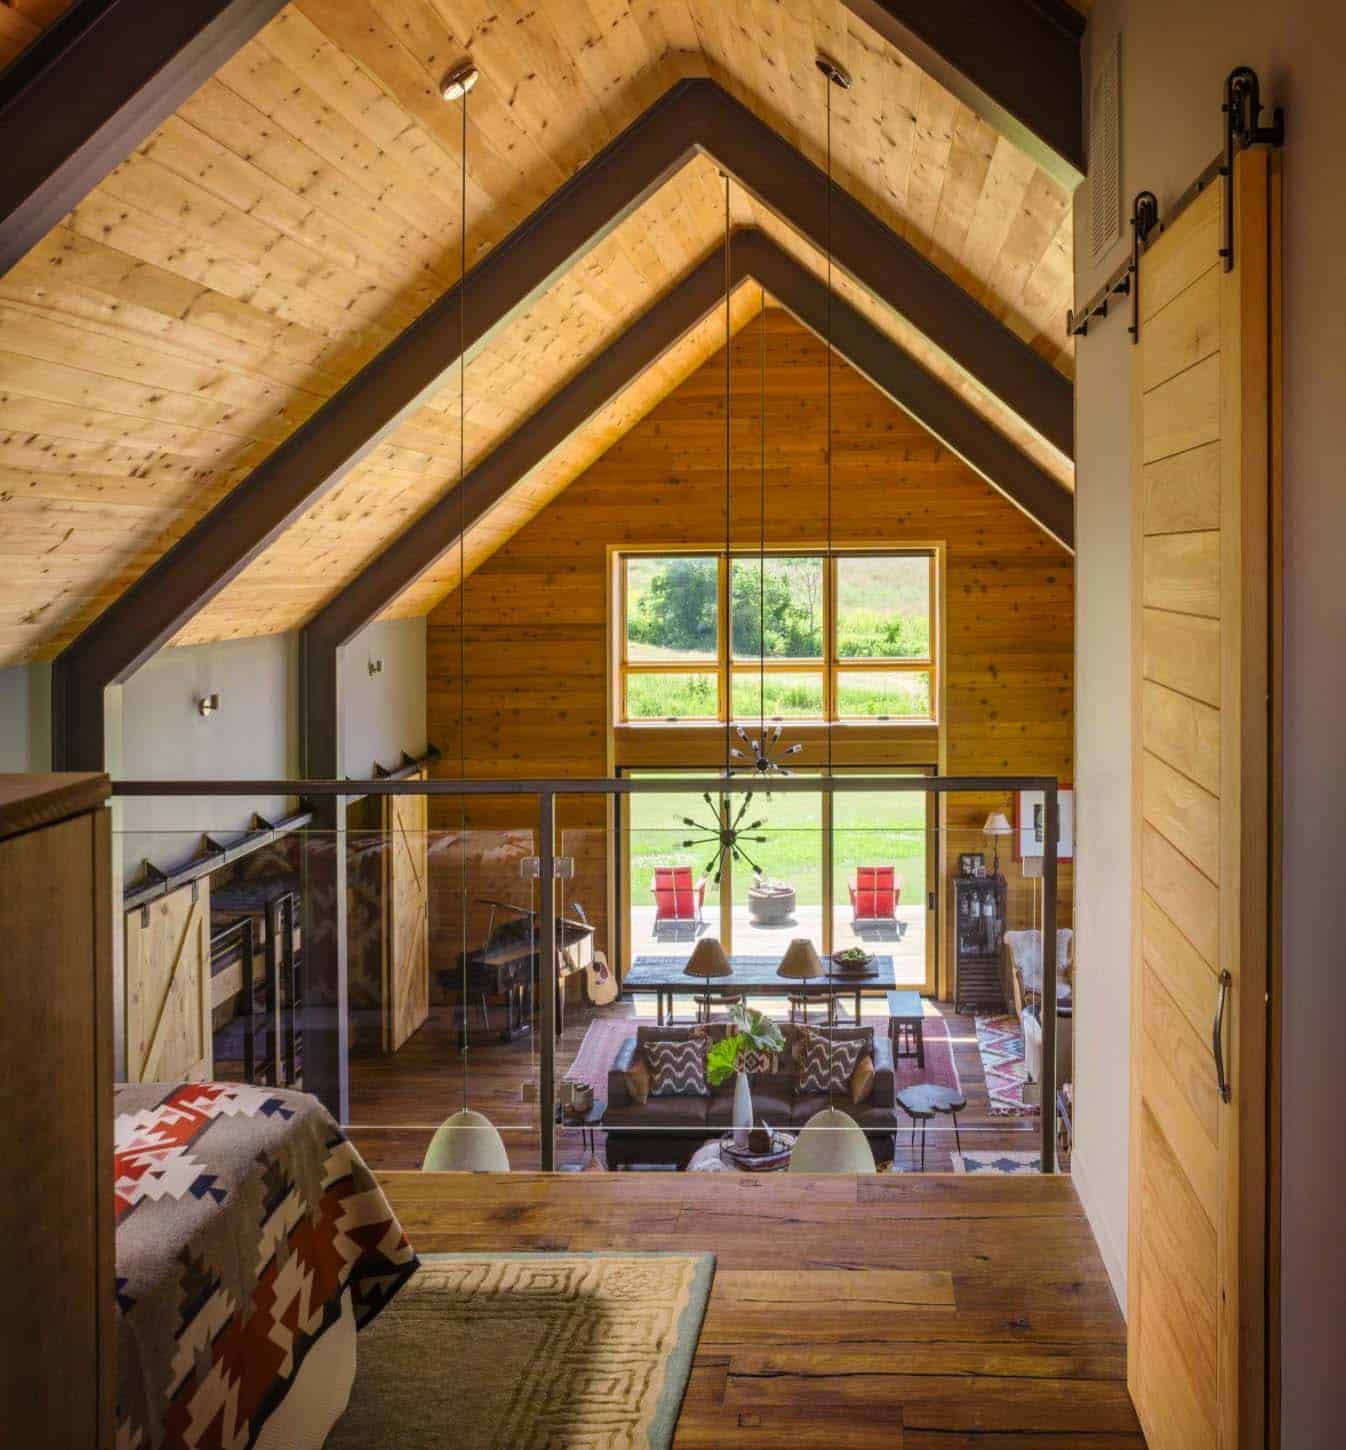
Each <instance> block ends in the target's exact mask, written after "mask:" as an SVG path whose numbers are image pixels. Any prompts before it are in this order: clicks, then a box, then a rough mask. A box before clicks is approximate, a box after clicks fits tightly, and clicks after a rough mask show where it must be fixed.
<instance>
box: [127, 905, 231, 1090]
mask: <svg viewBox="0 0 1346 1450" xmlns="http://www.w3.org/2000/svg"><path fill="white" fill-rule="evenodd" d="M211 1015H212V1014H211V989H210V883H209V881H205V880H202V881H197V882H194V883H193V884H192V885H191V886H183V887H181V888H180V889H179V890H177V891H173V892H170V893H169V895H167V896H161V897H160V898H159V899H158V900H157V901H152V902H151V903H150V904H149V905H148V906H146V907H139V908H137V909H136V910H134V911H128V912H127V913H126V1069H127V1080H128V1081H129V1082H203V1081H205V1079H207V1078H208V1077H210V1075H211V1072H212V1070H213V1067H214V1047H213V1042H212V1039H211V1026H212V1022H211Z"/></svg>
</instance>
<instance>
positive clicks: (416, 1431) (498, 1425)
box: [327, 1253, 715, 1450]
mask: <svg viewBox="0 0 1346 1450" xmlns="http://www.w3.org/2000/svg"><path fill="white" fill-rule="evenodd" d="M714 1273H715V1256H714V1255H713V1254H569V1253H567V1254H422V1255H421V1267H420V1268H419V1270H417V1272H416V1273H415V1275H414V1276H413V1277H412V1278H411V1279H410V1280H409V1281H408V1282H407V1284H406V1285H405V1286H404V1287H403V1289H402V1292H401V1293H400V1294H399V1295H398V1297H397V1298H396V1299H394V1300H393V1302H392V1303H391V1304H390V1305H389V1306H388V1307H387V1308H386V1309H385V1310H384V1311H383V1313H382V1314H381V1315H380V1316H379V1317H378V1319H376V1320H375V1321H374V1323H373V1324H371V1325H370V1326H369V1328H368V1329H367V1330H365V1332H364V1333H362V1334H361V1335H360V1340H359V1351H358V1368H357V1371H356V1376H355V1388H354V1389H353V1390H352V1392H351V1402H350V1408H349V1409H348V1410H347V1411H346V1413H345V1414H344V1415H343V1416H342V1418H341V1420H340V1421H339V1422H338V1424H337V1426H336V1429H335V1430H333V1432H332V1434H331V1436H330V1438H329V1439H328V1441H327V1450H373V1447H376V1446H385V1445H386V1446H394V1445H395V1446H398V1447H399V1450H450V1447H453V1450H497V1447H505V1446H509V1447H510V1450H544V1447H546V1450H556V1447H560V1446H602V1447H603V1450H628V1447H630V1450H665V1447H667V1446H669V1445H671V1444H672V1441H673V1430H674V1426H675V1425H676V1424H677V1420H678V1411H679V1409H680V1408H681V1406H682V1397H683V1394H684V1393H685V1391H686V1388H687V1378H688V1376H689V1374H690V1373H691V1368H692V1356H693V1355H694V1354H695V1352H696V1344H697V1339H698V1338H699V1336H700V1333H701V1321H702V1319H703V1318H704V1316H705V1312H706V1303H707V1300H708V1299H709V1297H710V1285H711V1279H712V1278H713V1276H714Z"/></svg>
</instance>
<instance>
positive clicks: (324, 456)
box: [52, 78, 1074, 769]
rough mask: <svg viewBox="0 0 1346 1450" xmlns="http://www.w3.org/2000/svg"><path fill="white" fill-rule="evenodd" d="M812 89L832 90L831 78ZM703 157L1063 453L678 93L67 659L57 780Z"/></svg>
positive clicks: (898, 243) (834, 190)
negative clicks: (272, 558) (119, 699)
mask: <svg viewBox="0 0 1346 1450" xmlns="http://www.w3.org/2000/svg"><path fill="white" fill-rule="evenodd" d="M819 84H820V85H821V84H823V82H822V80H821V78H820V79H819ZM697 152H703V153H705V154H707V155H709V156H711V157H712V158H714V159H715V160H716V161H717V162H718V163H719V164H720V165H722V166H723V167H724V168H725V170H726V171H728V172H730V173H731V174H732V175H733V176H734V177H735V178H736V179H737V180H738V182H739V184H740V185H742V186H743V187H744V189H745V190H747V191H749V192H750V193H751V194H752V195H754V196H756V197H757V198H758V199H759V200H760V201H761V202H762V203H763V205H765V206H766V207H768V208H769V209H770V210H771V211H773V212H775V213H776V214H777V215H778V216H780V217H781V218H782V219H783V220H785V221H786V222H787V223H788V224H789V225H790V226H791V227H793V228H794V229H795V230H796V231H798V232H799V233H800V234H801V235H802V236H804V237H805V238H806V239H807V240H808V241H810V242H811V243H812V244H813V245H814V246H816V247H820V248H821V247H822V246H823V245H825V243H826V241H827V238H828V233H829V226H828V217H829V209H830V218H831V223H830V234H831V240H832V251H833V255H834V257H835V260H836V264H837V266H838V267H839V268H841V269H842V270H844V271H846V272H848V273H849V274H850V275H851V276H852V277H853V278H854V279H855V280H856V282H858V283H859V284H860V285H861V286H862V287H864V288H866V289H867V290H868V291H869V292H870V293H871V294H872V295H873V296H875V297H877V298H879V299H881V300H882V301H884V302H885V303H887V304H888V305H889V306H891V307H893V308H895V309H896V310H897V311H898V312H900V313H902V314H903V315H904V316H905V317H906V318H907V319H908V320H909V321H910V322H911V323H912V324H913V325H914V326H916V327H917V328H918V329H919V330H920V331H921V332H923V333H925V334H926V335H927V336H928V337H930V338H931V340H932V341H934V342H935V343H936V344H937V345H938V346H939V347H941V348H942V349H943V351H944V352H945V353H947V354H948V355H949V356H950V357H951V358H952V359H953V360H954V361H955V362H956V363H958V364H959V365H960V366H961V367H963V368H964V369H966V370H967V372H969V373H970V374H971V375H972V376H973V377H975V378H977V379H978V380H979V381H980V382H981V383H982V384H983V385H984V386H985V387H987V388H988V389H989V390H990V391H991V392H992V393H993V394H994V395H995V396H997V397H998V398H1000V399H1001V400H1002V401H1003V402H1004V403H1005V404H1007V405H1008V406H1009V407H1010V408H1011V409H1013V410H1014V412H1015V413H1016V414H1017V415H1018V416H1020V417H1021V418H1023V419H1024V420H1025V422H1026V423H1027V424H1028V425H1029V426H1030V427H1032V428H1034V429H1035V430H1036V431H1037V432H1039V433H1040V434H1042V435H1043V436H1044V437H1046V438H1047V439H1049V440H1050V441H1051V442H1052V443H1053V444H1055V445H1056V446H1057V447H1058V448H1060V449H1061V450H1062V451H1063V452H1065V453H1067V454H1070V453H1071V452H1073V426H1074V424H1073V389H1072V387H1071V384H1070V382H1069V381H1068V380H1067V379H1066V378H1064V377H1063V376H1061V374H1059V373H1058V372H1057V371H1056V370H1055V369H1054V368H1053V367H1051V365H1050V364H1049V363H1047V362H1046V361H1045V360H1044V359H1043V358H1041V357H1040V356H1039V355H1038V354H1037V353H1036V352H1034V351H1033V349H1032V348H1031V347H1029V346H1028V345H1027V344H1026V343H1025V342H1023V341H1022V340H1021V339H1020V338H1018V337H1016V336H1015V335H1014V333H1012V332H1011V331H1010V330H1009V329H1008V328H1007V327H1005V326H1004V325H1003V324H1002V323H1000V322H999V321H998V320H997V319H996V318H995V317H994V316H993V315H992V314H991V313H990V312H989V311H987V310H986V309H985V308H983V307H982V306H981V305H980V304H979V303H977V302H975V301H974V300H973V299H972V298H971V297H969V296H968V294H967V293H966V292H964V291H963V290H962V288H961V287H959V286H958V284H957V283H956V282H954V281H953V280H952V279H951V278H950V277H948V276H946V275H945V274H944V273H943V272H941V271H940V270H939V269H938V268H937V267H935V266H934V265H933V264H932V263H930V262H929V261H927V260H926V258H925V257H923V256H922V255H921V254H920V253H919V252H918V251H916V250H915V248H913V247H912V246H910V245H909V244H908V243H907V242H905V241H904V240H903V239H902V238H901V237H899V236H898V235H897V234H896V233H895V232H893V231H892V230H890V229H889V228H888V227H887V226H885V225H884V224H883V223H882V222H881V221H879V220H878V218H877V217H875V216H873V215H872V214H871V213H870V212H868V211H867V210H866V209H865V208H864V207H863V206H861V205H860V203H858V202H857V201H855V200H854V199H853V198H852V197H850V196H849V195H848V194H847V193H846V192H845V191H844V190H843V189H842V188H841V187H839V186H837V185H835V184H833V185H832V187H831V189H830V192H829V186H828V181H827V177H826V176H825V174H824V173H823V172H822V171H821V170H819V168H818V167H816V166H814V165H812V163H810V162H808V161H806V160H805V159H804V158H803V157H801V156H800V155H799V153H798V152H796V151H795V150H794V148H793V147H792V146H791V145H790V144H789V143H788V142H787V141H785V140H783V139H782V138H781V137H780V136H778V135H777V134H776V132H775V131H773V130H772V129H771V128H770V127H769V126H768V125H766V124H765V123H764V122H762V121H761V120H759V119H758V118H757V117H756V116H755V115H753V113H752V112H751V111H749V110H748V109H747V108H746V107H745V106H743V105H742V104H741V103H740V102H738V101H736V100H734V99H733V98H732V97H731V96H729V95H728V94H727V93H726V92H725V91H723V90H721V89H720V87H719V86H717V85H716V84H715V83H714V82H712V81H709V80H704V79H701V80H689V81H682V82H679V83H678V84H677V85H675V86H674V87H672V89H671V90H669V91H668V92H667V93H666V94H665V95H664V96H663V97H662V98H661V99H660V100H659V101H657V102H656V103H655V104H654V105H653V106H651V107H650V109H649V110H648V111H646V112H645V114H644V115H643V116H641V117H640V118H639V119H638V120H637V121H635V122H634V123H633V124H632V125H631V126H630V127H628V128H627V130H625V131H624V132H623V133H622V134H621V135H620V136H618V137H617V138H616V139H615V140H614V141H613V142H611V143H610V144H609V145H608V146H607V147H606V148H605V149H604V150H603V151H602V152H600V153H599V155H598V156H596V157H595V158H594V159H593V160H592V161H590V162H589V163H588V164H587V165H586V166H584V167H583V168H581V170H580V171H579V172H577V173H576V174H575V175H574V176H573V177H572V178H571V179H570V180H569V181H568V182H566V183H565V185H564V186H562V187H561V188H560V189H559V190H558V191H557V192H556V193H555V194H554V195H553V196H551V197H550V198H549V199H548V200H547V201H546V202H545V203H543V205H542V206H540V207H539V208H538V209H537V211H535V212H534V213H533V214H532V215H531V216H530V217H529V218H528V219H527V220H526V221H524V222H522V223H521V224H520V225H519V226H518V227H517V228H515V230H514V231H513V232H511V233H510V235H509V236H508V237H506V238H505V239H504V241H502V242H501V243H499V244H498V245H497V246H496V247H494V248H493V249H492V250H491V252H490V253H489V254H488V255H487V256H486V257H484V258H483V259H482V261H480V262H479V263H477V265H476V266H475V267H473V268H472V269H471V271H470V272H469V273H468V276H467V278H466V287H465V288H464V284H463V283H462V282H460V283H458V284H456V285H455V286H454V287H453V288H451V289H450V290H449V291H448V292H447V293H445V295H444V296H443V297H442V298H440V299H439V300H438V301H437V302H435V303H434V304H432V305H431V306H430V307H429V308H427V309H426V311H425V312H424V313H423V314H422V315H421V316H420V317H419V318H418V319H417V320H416V322H414V323H413V324H412V325H411V326H410V327H409V328H407V329H406V330H405V331H404V332H403V333H402V334H401V335H400V336H399V337H398V338H396V339H395V340H394V341H393V342H392V343H391V344H390V345H389V346H388V347H387V348H386V349H384V351H383V352H381V353H380V354H379V355H378V356H377V357H376V358H374V359H373V360H372V361H371V362H370V363H368V364H367V365H366V366H365V367H364V368H363V369H362V370H361V371H360V372H359V373H357V374H356V376H355V377H354V378H352V379H351V380H350V382H348V383H347V384H346V385H345V387H343V388H342V389H341V390H340V391H339V392H338V393H336V394H335V395H334V396H333V397H332V398H330V399H329V400H328V401H327V402H326V403H325V404H324V405H323V407H322V408H320V409H319V410H318V411H317V413H315V414H314V415H313V416H312V417H311V418H310V419H309V420H308V421H307V422H305V423H304V424H303V425H302V426H301V427H300V428H299V429H297V430H296V431H295V433H294V434H292V435H291V437H290V438H289V439H287V440H286V442H285V443H283V444H282V445H281V446H280V447H279V448H277V449H276V450H275V452H273V453H272V454H271V455H270V456H269V457H268V458H267V459H266V460H265V461H264V462H263V463H262V464H260V465H259V466H258V467H257V468H256V469H254V470H253V472H252V473H251V474H249V475H248V477H247V478H246V479H245V480H244V481H243V482H242V483H241V484H239V485H238V486H237V487H236V488H235V489H233V490H232V491H231V492H230V493H229V494H228V495H227V496H226V497H225V498H224V499H223V500H222V501H221V502H220V503H219V504H218V505H216V507H215V508H214V509H212V510H211V512H210V513H209V514H208V515H207V516H206V517H205V518H204V519H202V520H201V521H200V522H199V523H197V524H196V525H195V526H194V527H193V528H192V529H191V530H189V531H188V533H187V534H186V535H184V536H183V538H181V539H180V540H179V541H178V542H177V543H176V544H174V545H173V547H172V548H171V549H170V550H169V551H168V552H167V553H166V554H165V555H164V556H163V557H162V558H161V559H159V560H158V561H157V562H156V563H155V564H154V565H153V566H152V567H151V568H150V569H149V570H147V571H146V573H145V574H144V575H142V576H141V578H140V579H138V580H137V581H136V582H135V583H134V584H133V585H132V586H131V587H130V588H129V589H128V590H126V591H125V593H124V594H122V595H121V597H120V598H118V599H117V600H116V601H114V603H113V604H111V605H110V606H109V607H108V608H107V609H106V610H105V611H104V612H103V613H102V614H101V615H99V616H98V618H97V619H95V620H94V621H93V622H92V623H91V624H90V625H89V626H88V627H87V628H86V629H85V630H84V632H83V633H82V634H81V635H80V636H79V637H78V638H77V639H75V640H74V641H73V642H72V643H71V644H70V645H69V646H68V647H67V648H66V650H65V651H64V652H63V653H62V654H61V655H60V656H59V657H58V658H57V660H56V663H55V667H54V669H53V681H52V699H53V720H52V748H53V759H54V761H55V763H56V764H57V765H58V766H59V767H60V768H62V769H97V768H100V767H101V763H102V759H103V712H102V706H101V700H102V691H103V689H104V687H105V686H107V685H109V684H114V683H117V682H119V681H121V680H124V679H126V678H127V677H128V676H129V675H130V674H132V673H134V671H135V670H136V669H138V668H139V667H140V666H141V665H142V664H143V663H144V662H145V661H146V660H147V659H149V658H150V656H151V655H153V654H154V653H155V652H156V651H157V650H158V649H159V648H160V647H161V646H162V645H164V644H165V643H167V641H168V640H170V639H171V638H172V637H173V635H174V634H176V633H177V632H178V630H180V629H181V628H182V626H183V625H184V624H185V623H186V622H187V621H188V620H189V619H190V618H191V617H192V616H193V615H194V614H196V613H197V612H198V611H199V610H200V609H202V608H204V607H205V605H206V604H208V603H209V602H210V600H211V599H213V598H214V597H215V595H217V594H218V593H219V591H220V590H221V589H223V588H224V587H225V586H226V585H227V584H228V583H229V582H230V581H231V580H233V579H234V578H236V577H237V576H238V574H239V573H240V572H241V571H242V570H243V569H245V568H246V567H247V566H248V564H250V563H251V562H252V561H253V560H254V559H255V558H257V556H258V555H259V554H261V552H262V551H263V550H264V549H265V548H266V547H267V546H268V545H269V544H270V543H271V542H273V541H274V540H275V539H276V538H277V537H278V536H279V535H280V534H281V533H283V532H284V530H285V529H286V528H288V527H289V526H290V525H291V524H292V523H293V522H294V521H295V520H296V519H298V518H299V517H300V515H302V514H303V513H304V512H305V511H306V510H307V509H308V508H310V507H312V505H313V504H314V503H315V502H317V500H318V499H319V498H321V497H322V496H323V494H325V493H326V492H327V491H329V490H330V489H331V488H333V487H335V485H336V484H337V483H339V482H340V481H341V479H342V478H344V477H345V476H346V474H347V473H349V472H350V470H351V469H352V468H354V467H355V465H356V464H357V463H359V462H360V460H361V459H362V458H364V457H365V456H366V455H367V454H368V453H369V452H370V451H371V450H372V449H373V448H375V447H376V446H377V445H378V443H379V442H380V441H382V439H384V438H385V437H387V435H388V434H389V433H391V432H392V430H393V429H394V428H396V427H397V425H398V424H399V423H400V422H401V421H402V420H403V419H404V418H405V417H406V416H407V415H408V414H409V413H411V412H412V411H413V410H414V409H415V408H417V407H418V406H419V405H420V404H421V402H422V401H423V400H424V399H425V398H426V397H428V396H430V395H431V394H432V393H434V392H435V391H436V390H437V389H438V388H440V387H441V386H442V385H443V384H444V382H445V381H446V380H447V378H448V376H449V375H450V373H451V371H452V369H453V367H454V366H455V364H456V363H457V360H458V349H459V335H460V331H459V329H460V319H459V309H460V304H461V298H462V297H463V296H464V295H465V296H466V299H467V302H466V306H465V308H463V317H462V319H461V326H462V335H463V336H464V337H465V339H466V348H467V353H468V356H469V357H470V356H471V355H472V353H473V352H474V351H475V350H477V349H479V348H480V347H481V346H483V345H484V343H485V342H486V341H487V340H488V339H489V337H490V336H491V335H493V334H494V333H495V332H496V331H497V330H498V329H500V328H502V327H504V326H505V325H506V324H508V322H509V321H510V320H511V319H512V318H514V317H515V316H517V315H518V314H519V313H520V312H521V311H522V310H523V309H525V308H526V307H527V306H528V305H529V303H530V302H531V301H532V300H533V299H534V298H535V297H537V296H538V295H539V294H540V293H541V292H543V291H545V290H546V288H547V287H548V286H550V285H551V283H552V282H553V281H555V279H556V278H557V277H559V276H560V275H561V274H562V273H564V272H565V271H566V270H568V269H569V268H570V267H571V266H572V265H573V264H574V263H575V262H576V261H577V260H578V259H579V258H580V257H582V256H583V255H584V254H585V253H586V252H587V251H588V250H590V249H591V248H592V247H593V246H595V245H596V244H597V243H598V242H599V241H601V240H602V238H603V237H604V236H606V235H607V234H608V233H609V232H610V231H611V230H612V229H613V228H614V227H615V226H617V225H618V224H620V222H622V221H623V220H624V219H625V218H626V217H628V216H630V215H631V213H632V212H633V211H635V210H636V208H637V207H638V206H639V205H640V204H641V202H643V201H644V200H645V199H646V198H647V197H648V196H650V195H651V194H652V193H653V192H655V191H657V190H658V189H659V187H660V186H662V184H663V183H664V182H665V181H666V180H667V179H668V178H669V177H670V176H671V175H673V174H674V173H675V172H676V171H677V170H679V169H680V168H681V167H682V166H683V165H684V164H685V163H686V162H687V161H688V160H690V159H691V157H692V156H693V155H694V154H695V153H697Z"/></svg>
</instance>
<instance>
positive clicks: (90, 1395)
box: [0, 775, 116, 1450]
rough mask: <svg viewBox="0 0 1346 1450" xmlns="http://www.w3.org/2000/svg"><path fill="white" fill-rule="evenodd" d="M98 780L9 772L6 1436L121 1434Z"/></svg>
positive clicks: (0, 1355)
mask: <svg viewBox="0 0 1346 1450" xmlns="http://www.w3.org/2000/svg"><path fill="white" fill-rule="evenodd" d="M107 795H108V780H107V777H106V776H104V775H0V994H2V1000H3V1002H4V1011H3V1013H0V1129H2V1130H3V1138H2V1141H3V1153H4V1168H5V1186H4V1192H3V1194H0V1283H3V1284H4V1286H5V1294H6V1309H5V1312H4V1314H3V1315H0V1425H3V1426H4V1429H3V1431H0V1440H3V1441H4V1443H5V1444H14V1445H24V1446H32V1447H34V1450H38V1447H46V1446H52V1447H57V1446H59V1447H62V1450H64V1447H74V1446H80V1447H85V1446H89V1447H97V1450H106V1447H109V1446H111V1444H112V1417H113V1394H114V1382H115V1374H116V1365H115V1343H116V1337H115V1332H114V1327H113V1322H112V1320H113V1315H114V1313H115V1304H114V1300H113V1289H114V1280H113V1275H114V1252H113V1206H112V894H111V851H110V845H111V831H110V824H109V813H108V811H107V810H106V809H105V806H104V803H105V801H106V800H107Z"/></svg>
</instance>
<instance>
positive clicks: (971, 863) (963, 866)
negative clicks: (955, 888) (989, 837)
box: [958, 851, 986, 876]
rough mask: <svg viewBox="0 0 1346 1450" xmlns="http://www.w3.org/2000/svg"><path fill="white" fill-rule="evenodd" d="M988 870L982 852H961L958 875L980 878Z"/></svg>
mask: <svg viewBox="0 0 1346 1450" xmlns="http://www.w3.org/2000/svg"><path fill="white" fill-rule="evenodd" d="M985 869H986V857H985V856H983V855H982V853H981V852H980V851H960V852H959V853H958V874H959V875H960V876H979V875H981V874H982V873H983V872H984V871H985Z"/></svg>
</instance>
